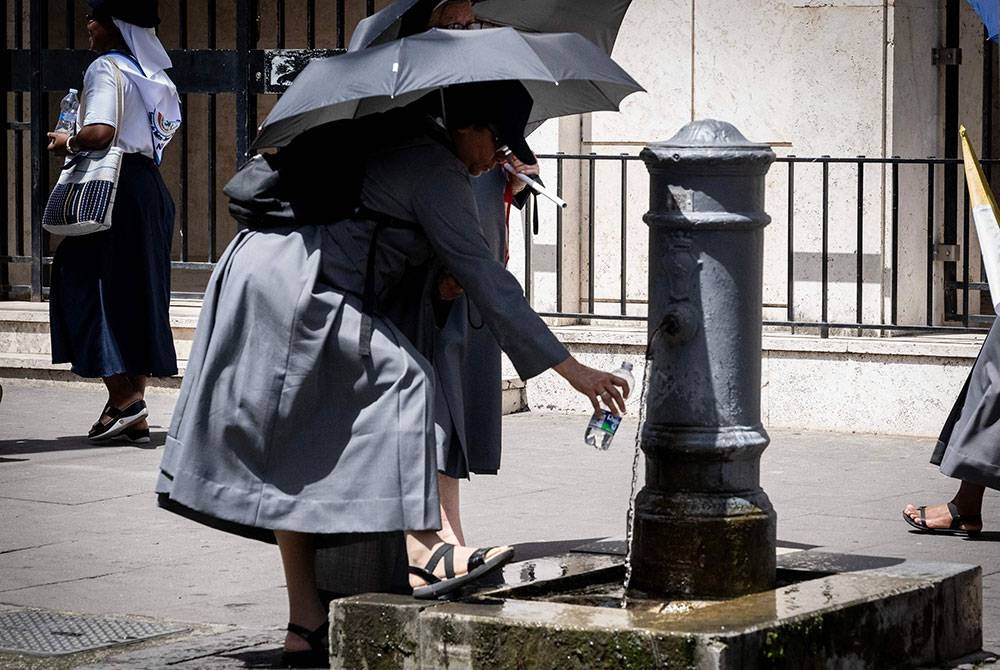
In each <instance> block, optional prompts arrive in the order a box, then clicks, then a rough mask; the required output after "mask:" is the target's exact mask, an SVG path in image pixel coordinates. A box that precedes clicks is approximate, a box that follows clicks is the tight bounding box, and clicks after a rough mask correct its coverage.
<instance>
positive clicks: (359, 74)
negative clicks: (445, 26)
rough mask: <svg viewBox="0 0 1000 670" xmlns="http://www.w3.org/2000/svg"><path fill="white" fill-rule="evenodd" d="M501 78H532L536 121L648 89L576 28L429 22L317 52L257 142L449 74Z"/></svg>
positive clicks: (276, 139)
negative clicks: (535, 29) (355, 47)
mask: <svg viewBox="0 0 1000 670" xmlns="http://www.w3.org/2000/svg"><path fill="white" fill-rule="evenodd" d="M501 80H517V81H520V82H521V83H522V84H524V86H525V88H527V90H528V92H529V93H530V94H531V97H532V99H533V100H534V105H533V106H532V111H531V117H530V119H529V122H540V121H544V120H545V119H550V118H554V117H557V116H565V115H567V114H582V113H584V112H593V111H599V110H617V109H618V105H619V103H620V102H621V101H622V99H623V98H624V97H625V96H627V95H629V94H630V93H635V92H636V91H641V90H643V89H642V87H641V86H639V84H637V83H636V82H635V80H634V79H632V77H630V76H629V75H628V73H626V72H625V71H624V70H622V69H621V67H619V66H618V64H617V63H615V62H614V61H613V60H611V58H610V56H608V55H607V54H606V53H604V52H603V51H601V49H599V48H598V47H596V46H595V45H593V44H592V43H590V42H588V41H587V40H586V39H584V38H583V37H582V36H580V35H578V34H576V33H548V34H530V33H522V32H519V31H517V30H514V29H513V28H490V29H486V30H472V31H463V30H429V31H427V32H424V33H420V34H418V35H414V36H412V37H407V38H403V39H400V40H395V41H393V42H390V43H388V44H383V45H380V46H376V47H372V48H370V49H363V50H361V51H355V52H350V53H346V54H342V55H339V56H331V57H329V58H324V59H320V60H316V61H313V62H312V63H310V64H309V65H308V66H307V67H306V68H305V69H304V70H303V71H302V73H301V74H299V76H298V77H296V79H295V81H294V82H293V83H292V85H291V86H290V87H289V88H288V90H287V91H286V92H285V93H284V95H282V96H281V98H280V99H279V100H278V102H277V104H276V105H275V106H274V109H272V110H271V113H270V114H268V116H267V118H266V119H265V120H264V123H263V124H262V125H261V128H260V133H259V134H258V136H257V139H256V140H255V141H254V144H253V146H254V148H255V149H261V148H266V147H282V146H285V145H287V144H288V143H289V142H291V141H292V140H293V139H294V138H295V137H297V136H298V135H300V134H302V133H303V132H305V131H306V130H309V129H310V128H314V127H316V126H320V125H323V124H325V123H329V122H331V121H338V120H343V119H353V118H359V117H362V116H366V115H368V114H374V113H377V112H385V111H388V110H390V109H393V108H396V107H402V106H404V105H406V104H408V103H410V102H413V101H415V100H417V99H418V98H420V97H422V96H423V95H425V94H426V93H428V92H429V91H432V90H434V89H439V88H442V87H446V86H449V85H452V84H462V83H469V82H476V81H501Z"/></svg>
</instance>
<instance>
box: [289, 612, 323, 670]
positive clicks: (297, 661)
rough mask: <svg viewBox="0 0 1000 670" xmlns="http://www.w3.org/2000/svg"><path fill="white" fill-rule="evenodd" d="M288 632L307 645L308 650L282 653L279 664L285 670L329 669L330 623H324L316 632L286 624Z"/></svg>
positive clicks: (296, 625)
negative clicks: (289, 669) (299, 669)
mask: <svg viewBox="0 0 1000 670" xmlns="http://www.w3.org/2000/svg"><path fill="white" fill-rule="evenodd" d="M288 632H289V633H293V634H295V635H298V636H299V637H301V638H302V639H303V640H305V641H306V642H308V643H309V648H308V649H303V650H301V651H282V652H281V664H282V666H283V667H285V668H329V667H330V649H329V639H330V622H329V621H324V622H323V623H322V625H320V627H319V628H317V629H316V630H309V629H308V628H306V627H305V626H300V625H298V624H295V623H289V624H288Z"/></svg>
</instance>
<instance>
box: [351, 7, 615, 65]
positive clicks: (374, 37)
mask: <svg viewBox="0 0 1000 670" xmlns="http://www.w3.org/2000/svg"><path fill="white" fill-rule="evenodd" d="M631 1H632V0H479V1H478V2H475V3H474V4H473V12H475V15H476V18H478V19H480V20H482V21H488V22H490V23H495V24H497V25H501V26H510V27H512V28H517V29H519V30H526V31H530V32H535V33H556V32H558V33H565V32H572V33H580V34H581V35H583V36H584V37H586V38H587V39H588V40H590V41H591V42H593V43H594V44H596V45H597V46H599V47H601V48H602V49H603V50H604V52H605V53H611V48H612V47H613V46H614V45H615V38H616V37H618V29H619V28H621V25H622V19H623V18H624V17H625V11H626V10H627V9H628V6H629V4H630V3H631ZM435 4H437V0H395V2H392V3H390V4H389V5H388V6H386V7H385V8H384V9H381V10H379V11H377V12H375V13H374V14H372V15H371V16H369V17H368V18H366V19H363V20H362V21H361V22H359V23H358V25H357V27H356V28H355V29H354V34H353V35H352V36H351V43H350V45H349V46H348V47H347V48H348V51H356V50H358V49H363V48H365V47H368V46H374V45H376V44H382V43H385V42H388V41H390V40H394V39H396V38H399V37H406V36H408V35H413V34H415V33H419V32H422V31H423V30H425V29H426V27H427V21H428V19H429V18H430V15H431V9H432V8H433V7H434V5H435Z"/></svg>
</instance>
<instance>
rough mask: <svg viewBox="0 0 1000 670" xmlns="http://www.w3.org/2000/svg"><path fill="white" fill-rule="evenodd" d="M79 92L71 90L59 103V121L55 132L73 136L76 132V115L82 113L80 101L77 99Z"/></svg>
mask: <svg viewBox="0 0 1000 670" xmlns="http://www.w3.org/2000/svg"><path fill="white" fill-rule="evenodd" d="M76 94H77V90H76V89H75V88H71V89H69V93H67V94H66V96H65V97H64V98H63V99H62V102H60V103H59V121H58V122H56V127H55V131H54V132H57V133H66V134H67V135H72V134H73V133H74V132H76V115H77V112H79V111H80V99H79V98H77V97H76Z"/></svg>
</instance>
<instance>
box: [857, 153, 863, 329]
mask: <svg viewBox="0 0 1000 670" xmlns="http://www.w3.org/2000/svg"><path fill="white" fill-rule="evenodd" d="M858 158H861V159H863V158H864V156H858ZM864 233H865V164H864V162H863V161H860V160H859V161H858V232H857V235H858V255H857V266H856V267H855V273H856V275H857V282H858V283H857V287H856V288H857V295H856V296H855V300H856V305H855V314H856V315H857V316H856V317H855V320H856V321H857V322H858V323H864V318H863V316H864V315H863V309H864V284H865V254H864V244H865V243H864V239H865V237H864ZM861 334H862V331H861V328H858V337H861Z"/></svg>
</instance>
